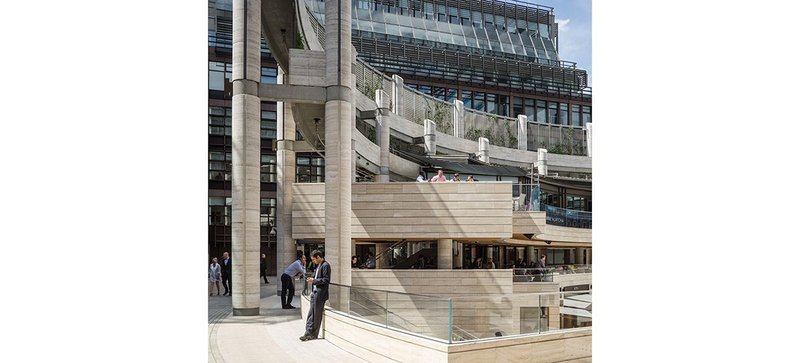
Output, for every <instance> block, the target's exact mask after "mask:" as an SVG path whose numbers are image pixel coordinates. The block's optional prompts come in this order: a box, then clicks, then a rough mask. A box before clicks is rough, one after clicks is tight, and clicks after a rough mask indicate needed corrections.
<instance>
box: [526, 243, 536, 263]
mask: <svg viewBox="0 0 800 363" xmlns="http://www.w3.org/2000/svg"><path fill="white" fill-rule="evenodd" d="M537 258H538V257H537V256H536V249H535V248H534V247H533V246H527V247H525V262H526V263H527V264H528V267H532V266H533V263H534V262H536V259H537Z"/></svg>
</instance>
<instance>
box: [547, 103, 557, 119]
mask: <svg viewBox="0 0 800 363" xmlns="http://www.w3.org/2000/svg"><path fill="white" fill-rule="evenodd" d="M547 122H549V123H551V124H557V123H558V102H547Z"/></svg>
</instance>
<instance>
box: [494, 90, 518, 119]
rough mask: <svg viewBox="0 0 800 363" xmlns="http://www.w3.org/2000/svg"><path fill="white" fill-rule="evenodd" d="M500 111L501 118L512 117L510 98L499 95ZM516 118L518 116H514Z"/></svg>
mask: <svg viewBox="0 0 800 363" xmlns="http://www.w3.org/2000/svg"><path fill="white" fill-rule="evenodd" d="M497 99H498V109H499V111H500V116H511V115H509V114H508V96H504V95H498V96H497ZM513 116H515V117H516V115H513Z"/></svg>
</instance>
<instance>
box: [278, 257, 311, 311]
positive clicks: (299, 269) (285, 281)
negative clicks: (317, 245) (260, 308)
mask: <svg viewBox="0 0 800 363" xmlns="http://www.w3.org/2000/svg"><path fill="white" fill-rule="evenodd" d="M305 265H306V256H305V255H304V254H303V251H297V259H296V260H295V261H294V262H292V263H291V264H290V265H289V267H287V268H286V270H284V271H283V275H281V305H283V306H282V307H283V308H284V309H295V307H294V306H292V299H293V298H294V277H295V276H296V275H298V274H299V275H305V274H306V268H305ZM287 291H288V293H289V294H288V297H287V294H286V293H287Z"/></svg>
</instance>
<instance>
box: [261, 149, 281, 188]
mask: <svg viewBox="0 0 800 363" xmlns="http://www.w3.org/2000/svg"><path fill="white" fill-rule="evenodd" d="M277 181H278V161H277V158H276V157H275V154H261V182H262V183H275V182H277Z"/></svg>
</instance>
